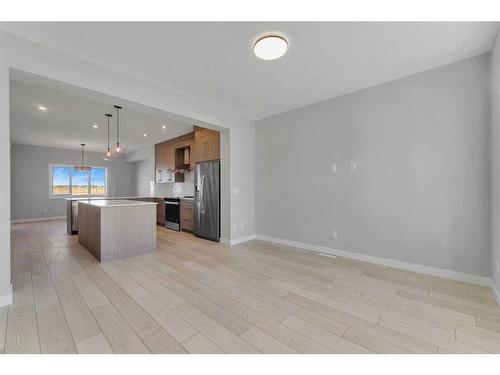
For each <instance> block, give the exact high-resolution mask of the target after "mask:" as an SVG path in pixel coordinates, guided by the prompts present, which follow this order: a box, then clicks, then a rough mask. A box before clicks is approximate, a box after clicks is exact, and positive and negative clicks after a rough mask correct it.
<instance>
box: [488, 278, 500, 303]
mask: <svg viewBox="0 0 500 375" xmlns="http://www.w3.org/2000/svg"><path fill="white" fill-rule="evenodd" d="M490 288H491V290H492V291H493V295H494V296H495V299H496V301H497V305H498V306H500V291H498V289H497V286H496V285H495V281H493V279H492V280H491V285H490Z"/></svg>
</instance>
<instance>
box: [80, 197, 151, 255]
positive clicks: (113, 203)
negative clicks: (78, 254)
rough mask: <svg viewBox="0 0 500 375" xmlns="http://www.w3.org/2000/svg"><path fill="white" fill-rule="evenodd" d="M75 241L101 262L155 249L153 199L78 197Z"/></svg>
mask: <svg viewBox="0 0 500 375" xmlns="http://www.w3.org/2000/svg"><path fill="white" fill-rule="evenodd" d="M77 203H78V242H79V243H80V244H81V245H82V246H83V247H85V249H87V251H88V252H89V253H91V254H92V255H93V256H94V257H95V258H96V259H97V260H99V261H100V262H107V261H111V260H116V259H122V258H126V257H130V256H136V255H141V254H146V253H149V252H152V251H155V250H156V203H154V202H141V201H133V200H124V199H122V200H104V199H101V200H91V199H87V200H79V201H78V202H77Z"/></svg>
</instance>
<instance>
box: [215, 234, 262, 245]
mask: <svg viewBox="0 0 500 375" xmlns="http://www.w3.org/2000/svg"><path fill="white" fill-rule="evenodd" d="M254 239H255V234H251V235H250V236H245V237H239V238H235V239H233V240H230V239H227V238H221V239H220V242H221V243H223V244H225V245H231V246H232V245H238V244H239V243H243V242H247V241H250V240H254Z"/></svg>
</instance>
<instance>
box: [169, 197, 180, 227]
mask: <svg viewBox="0 0 500 375" xmlns="http://www.w3.org/2000/svg"><path fill="white" fill-rule="evenodd" d="M165 218H166V220H165V226H166V227H167V228H169V229H173V230H177V231H179V230H181V225H180V222H181V220H180V202H179V201H173V202H169V201H165Z"/></svg>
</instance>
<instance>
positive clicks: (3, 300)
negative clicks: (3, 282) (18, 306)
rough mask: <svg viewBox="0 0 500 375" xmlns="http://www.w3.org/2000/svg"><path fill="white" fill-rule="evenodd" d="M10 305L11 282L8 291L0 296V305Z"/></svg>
mask: <svg viewBox="0 0 500 375" xmlns="http://www.w3.org/2000/svg"><path fill="white" fill-rule="evenodd" d="M9 305H12V284H11V285H10V292H9V293H7V294H3V295H1V296H0V307H2V306H9Z"/></svg>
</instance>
